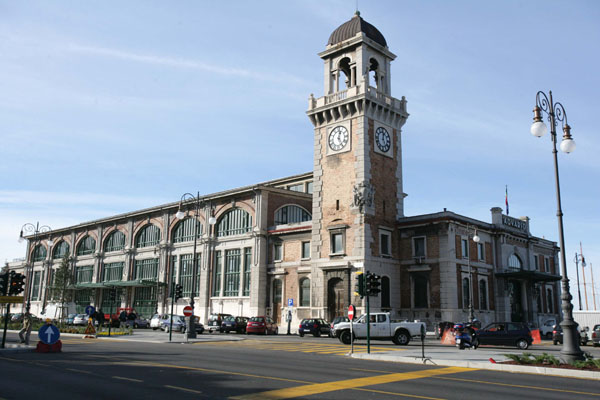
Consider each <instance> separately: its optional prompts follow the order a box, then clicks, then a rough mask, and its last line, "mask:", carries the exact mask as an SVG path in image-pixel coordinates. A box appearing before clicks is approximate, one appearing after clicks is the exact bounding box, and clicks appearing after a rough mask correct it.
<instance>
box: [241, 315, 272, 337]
mask: <svg viewBox="0 0 600 400" xmlns="http://www.w3.org/2000/svg"><path fill="white" fill-rule="evenodd" d="M249 333H264V334H265V335H268V334H269V333H271V334H273V335H277V334H278V333H279V328H278V327H277V324H276V323H275V321H273V320H272V319H271V318H270V317H265V316H260V317H252V318H250V320H248V325H246V334H249Z"/></svg>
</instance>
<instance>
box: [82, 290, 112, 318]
mask: <svg viewBox="0 0 600 400" xmlns="http://www.w3.org/2000/svg"><path fill="white" fill-rule="evenodd" d="M93 298H94V293H93V291H92V289H83V290H77V291H75V312H76V313H77V314H84V313H85V308H86V307H87V306H89V305H90V303H91V302H92V300H93ZM115 303H116V302H115Z"/></svg>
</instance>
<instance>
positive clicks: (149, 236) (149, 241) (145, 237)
mask: <svg viewBox="0 0 600 400" xmlns="http://www.w3.org/2000/svg"><path fill="white" fill-rule="evenodd" d="M159 242H160V229H158V227H157V226H156V225H146V226H145V227H144V228H143V229H142V230H141V231H140V232H139V233H138V234H137V237H136V238H135V247H137V248H141V247H150V246H155V245H157V244H158V243H159Z"/></svg>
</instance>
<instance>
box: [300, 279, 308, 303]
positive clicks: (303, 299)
mask: <svg viewBox="0 0 600 400" xmlns="http://www.w3.org/2000/svg"><path fill="white" fill-rule="evenodd" d="M300 307H310V279H308V278H302V279H300Z"/></svg>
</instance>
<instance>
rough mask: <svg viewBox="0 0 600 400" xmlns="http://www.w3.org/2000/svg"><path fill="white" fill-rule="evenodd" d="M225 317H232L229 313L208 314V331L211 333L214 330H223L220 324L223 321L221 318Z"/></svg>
mask: <svg viewBox="0 0 600 400" xmlns="http://www.w3.org/2000/svg"><path fill="white" fill-rule="evenodd" d="M225 317H232V315H231V314H210V315H209V317H208V333H213V332H214V331H217V330H218V331H219V332H223V327H222V326H221V324H222V323H223V319H224V318H225Z"/></svg>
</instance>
